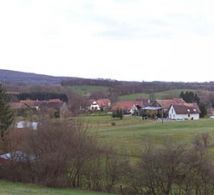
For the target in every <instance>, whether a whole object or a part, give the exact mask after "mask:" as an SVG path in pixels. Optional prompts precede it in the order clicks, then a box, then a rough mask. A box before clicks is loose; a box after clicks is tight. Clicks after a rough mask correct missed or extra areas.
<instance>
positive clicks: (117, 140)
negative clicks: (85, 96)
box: [83, 116, 214, 155]
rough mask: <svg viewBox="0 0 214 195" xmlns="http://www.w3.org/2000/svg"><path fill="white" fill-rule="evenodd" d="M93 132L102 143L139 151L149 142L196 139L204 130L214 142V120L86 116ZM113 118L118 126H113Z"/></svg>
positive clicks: (128, 151)
mask: <svg viewBox="0 0 214 195" xmlns="http://www.w3.org/2000/svg"><path fill="white" fill-rule="evenodd" d="M83 120H84V121H85V122H86V123H87V124H88V125H87V126H88V128H89V132H90V133H92V134H94V135H95V136H96V137H97V138H98V141H99V142H100V143H106V144H108V145H111V146H112V147H113V148H116V149H118V151H120V152H125V153H128V154H129V155H138V154H140V153H141V152H142V150H143V148H144V146H145V144H146V143H152V144H154V145H162V144H164V143H166V142H173V143H178V144H179V143H184V144H189V143H192V141H193V139H194V138H195V137H196V136H197V135H199V134H202V133H209V135H210V137H211V140H213V142H214V120H213V119H200V120H198V121H164V122H163V124H162V122H161V121H153V120H142V119H141V118H140V117H124V119H123V120H118V119H112V118H111V116H96V117H84V119H83ZM112 122H114V123H115V126H112ZM212 138H213V139H212Z"/></svg>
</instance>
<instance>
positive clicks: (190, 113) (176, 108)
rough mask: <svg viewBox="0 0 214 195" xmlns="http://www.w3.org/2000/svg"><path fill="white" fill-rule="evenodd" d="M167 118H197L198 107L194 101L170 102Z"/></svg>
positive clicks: (198, 115) (198, 114) (198, 116)
mask: <svg viewBox="0 0 214 195" xmlns="http://www.w3.org/2000/svg"><path fill="white" fill-rule="evenodd" d="M168 118H169V119H171V120H198V119H199V118H200V109H199V107H198V105H197V104H196V103H183V104H171V106H170V108H169V110H168Z"/></svg>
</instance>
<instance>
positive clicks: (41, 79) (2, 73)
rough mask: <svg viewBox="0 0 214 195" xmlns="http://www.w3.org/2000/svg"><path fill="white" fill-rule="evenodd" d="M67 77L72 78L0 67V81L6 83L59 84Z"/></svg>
mask: <svg viewBox="0 0 214 195" xmlns="http://www.w3.org/2000/svg"><path fill="white" fill-rule="evenodd" d="M67 79H72V78H68V77H54V76H48V75H42V74H35V73H26V72H19V71H11V70H2V69H0V82H3V83H6V84H17V83H20V84H31V85H40V84H49V85H57V84H60V83H61V82H62V81H63V80H67Z"/></svg>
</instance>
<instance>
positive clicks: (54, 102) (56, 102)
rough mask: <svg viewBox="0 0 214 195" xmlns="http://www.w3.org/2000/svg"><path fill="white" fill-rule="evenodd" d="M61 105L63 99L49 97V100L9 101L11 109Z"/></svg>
mask: <svg viewBox="0 0 214 195" xmlns="http://www.w3.org/2000/svg"><path fill="white" fill-rule="evenodd" d="M62 105H63V101H62V100H60V99H50V100H21V101H19V102H11V103H10V106H11V108H13V109H22V108H27V107H31V108H33V107H40V106H48V107H54V108H55V107H60V106H62Z"/></svg>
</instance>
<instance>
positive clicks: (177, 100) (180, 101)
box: [156, 98, 186, 109]
mask: <svg viewBox="0 0 214 195" xmlns="http://www.w3.org/2000/svg"><path fill="white" fill-rule="evenodd" d="M156 102H157V103H158V104H159V105H160V106H161V107H162V108H163V109H169V107H170V106H171V105H175V104H184V103H186V102H185V101H184V100H183V99H181V98H173V99H165V100H156Z"/></svg>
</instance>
